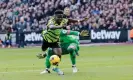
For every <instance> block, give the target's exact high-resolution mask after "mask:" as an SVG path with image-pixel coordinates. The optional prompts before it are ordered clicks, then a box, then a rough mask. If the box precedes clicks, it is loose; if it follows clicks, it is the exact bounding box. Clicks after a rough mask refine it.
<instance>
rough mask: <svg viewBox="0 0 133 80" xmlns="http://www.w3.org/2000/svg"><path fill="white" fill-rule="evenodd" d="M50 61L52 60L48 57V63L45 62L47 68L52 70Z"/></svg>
mask: <svg viewBox="0 0 133 80" xmlns="http://www.w3.org/2000/svg"><path fill="white" fill-rule="evenodd" d="M49 59H50V56H46V62H45V66H46V68H50V66H51V64H50V61H49Z"/></svg>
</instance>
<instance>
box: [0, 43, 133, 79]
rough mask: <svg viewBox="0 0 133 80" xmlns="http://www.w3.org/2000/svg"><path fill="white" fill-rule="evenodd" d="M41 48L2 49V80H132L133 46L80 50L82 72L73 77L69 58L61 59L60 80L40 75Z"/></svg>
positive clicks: (55, 76) (47, 75)
mask: <svg viewBox="0 0 133 80" xmlns="http://www.w3.org/2000/svg"><path fill="white" fill-rule="evenodd" d="M39 52H41V50H40V48H35V47H33V48H24V49H0V80H133V45H119V46H118V45H117V46H90V47H81V49H80V52H79V54H80V56H79V57H77V68H78V69H79V72H78V73H76V74H73V73H72V68H71V62H70V58H69V55H65V56H63V57H62V62H61V64H60V69H62V70H63V71H64V73H65V75H64V76H59V75H57V74H56V73H54V72H52V73H51V74H43V75H40V72H41V71H43V70H44V68H45V67H44V62H45V60H44V59H41V60H39V59H37V58H36V56H35V55H36V54H37V53H39Z"/></svg>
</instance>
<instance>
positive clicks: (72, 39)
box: [60, 30, 79, 44]
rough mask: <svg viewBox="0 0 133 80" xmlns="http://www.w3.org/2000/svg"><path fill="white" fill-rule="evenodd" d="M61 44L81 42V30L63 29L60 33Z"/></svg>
mask: <svg viewBox="0 0 133 80" xmlns="http://www.w3.org/2000/svg"><path fill="white" fill-rule="evenodd" d="M60 42H61V44H70V43H76V44H79V32H78V31H71V30H70V31H68V30H62V31H61V33H60Z"/></svg>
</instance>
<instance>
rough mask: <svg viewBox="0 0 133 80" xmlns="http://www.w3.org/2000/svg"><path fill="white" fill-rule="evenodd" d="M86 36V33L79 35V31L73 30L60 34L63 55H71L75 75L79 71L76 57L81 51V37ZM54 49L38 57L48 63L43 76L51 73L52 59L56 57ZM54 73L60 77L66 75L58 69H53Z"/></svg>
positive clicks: (63, 31)
mask: <svg viewBox="0 0 133 80" xmlns="http://www.w3.org/2000/svg"><path fill="white" fill-rule="evenodd" d="M84 34H86V33H85V32H83V33H82V32H81V33H79V32H78V31H72V30H62V31H61V33H60V46H61V49H62V55H66V54H70V59H71V63H72V69H73V73H76V72H77V71H78V70H77V68H76V55H78V51H79V35H81V36H83V35H84ZM54 54H55V53H54V52H53V50H52V48H49V49H48V51H47V53H45V54H40V55H37V57H38V58H45V57H46V62H45V66H46V69H45V70H44V71H42V72H41V74H44V73H50V70H49V69H50V66H51V64H50V61H49V59H50V57H51V56H52V55H54ZM53 71H55V72H57V73H58V74H59V75H61V74H64V73H63V72H62V71H61V70H59V68H58V67H56V68H53Z"/></svg>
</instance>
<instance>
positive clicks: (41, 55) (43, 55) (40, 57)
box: [36, 53, 47, 59]
mask: <svg viewBox="0 0 133 80" xmlns="http://www.w3.org/2000/svg"><path fill="white" fill-rule="evenodd" d="M46 56H47V55H46V54H40V53H39V54H37V55H36V57H38V59H43V58H45V57H46Z"/></svg>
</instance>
